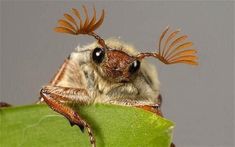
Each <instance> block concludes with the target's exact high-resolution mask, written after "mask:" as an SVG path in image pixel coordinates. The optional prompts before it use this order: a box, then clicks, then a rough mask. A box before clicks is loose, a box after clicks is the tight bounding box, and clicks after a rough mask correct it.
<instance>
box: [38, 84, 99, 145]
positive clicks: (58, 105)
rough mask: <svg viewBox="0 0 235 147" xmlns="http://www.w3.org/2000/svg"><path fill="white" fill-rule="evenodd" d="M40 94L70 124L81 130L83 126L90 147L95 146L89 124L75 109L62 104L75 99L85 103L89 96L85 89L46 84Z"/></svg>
mask: <svg viewBox="0 0 235 147" xmlns="http://www.w3.org/2000/svg"><path fill="white" fill-rule="evenodd" d="M40 94H41V97H42V98H43V99H44V101H45V102H46V103H47V104H48V105H49V106H50V107H51V108H52V109H53V110H54V111H56V112H58V113H60V114H62V115H63V116H64V117H66V118H67V119H68V120H69V122H70V124H71V125H72V126H73V125H77V126H78V127H79V128H80V129H81V131H83V130H84V127H85V128H86V129H87V132H88V134H89V137H90V142H91V145H92V147H95V146H96V143H95V137H94V134H93V131H92V129H91V127H90V125H89V124H88V123H87V122H86V121H85V120H83V119H82V118H81V117H80V116H79V114H78V113H77V112H76V111H74V110H73V109H72V108H70V107H68V106H66V105H64V103H65V102H69V101H75V100H76V101H79V102H82V103H85V100H86V102H89V96H88V94H87V92H86V90H84V89H77V88H67V87H59V86H46V87H44V88H42V89H41V92H40Z"/></svg>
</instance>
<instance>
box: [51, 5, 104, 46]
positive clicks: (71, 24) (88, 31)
mask: <svg viewBox="0 0 235 147" xmlns="http://www.w3.org/2000/svg"><path fill="white" fill-rule="evenodd" d="M82 7H83V11H84V15H85V18H86V19H85V21H84V22H83V20H82V18H81V15H80V12H79V11H78V10H77V9H75V8H73V9H72V11H73V14H74V15H75V16H76V17H77V18H78V19H79V21H80V24H79V26H78V24H77V22H76V20H75V19H74V18H73V17H72V16H71V15H69V14H67V13H65V14H64V17H65V19H60V20H58V25H59V26H58V27H56V28H55V31H56V32H59V33H67V34H72V35H80V34H83V35H90V36H93V37H94V38H95V39H96V40H98V43H99V44H100V45H101V46H102V47H104V48H107V46H106V44H105V42H104V40H103V39H102V38H101V37H100V36H99V35H97V34H96V33H95V32H94V31H95V30H96V29H97V28H99V27H100V25H101V24H102V23H103V21H104V14H105V12H104V9H103V10H102V14H101V16H100V18H99V19H98V20H97V21H96V9H95V7H93V10H94V13H93V17H92V18H91V19H90V18H89V16H88V12H87V8H86V6H84V5H83V6H82Z"/></svg>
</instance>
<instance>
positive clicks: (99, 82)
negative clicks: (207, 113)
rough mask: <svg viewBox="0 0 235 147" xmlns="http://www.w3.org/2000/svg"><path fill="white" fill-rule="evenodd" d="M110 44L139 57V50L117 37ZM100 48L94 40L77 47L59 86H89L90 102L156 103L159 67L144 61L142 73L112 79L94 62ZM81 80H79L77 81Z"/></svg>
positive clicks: (141, 67) (116, 48)
mask: <svg viewBox="0 0 235 147" xmlns="http://www.w3.org/2000/svg"><path fill="white" fill-rule="evenodd" d="M105 43H106V44H107V46H108V47H110V48H111V49H115V50H121V51H123V52H125V53H127V54H128V55H131V56H135V55H137V54H138V52H137V51H136V50H135V48H134V47H133V46H131V45H128V44H126V43H124V42H122V41H120V40H117V39H109V40H106V41H105ZM97 47H100V46H99V45H98V44H97V43H93V44H90V45H87V46H84V47H79V46H78V47H77V48H76V51H75V52H73V53H71V55H70V57H69V64H68V67H67V70H66V71H65V73H64V76H63V78H61V80H60V82H58V84H57V85H58V86H63V87H74V88H84V89H87V90H88V92H89V96H90V99H91V101H90V103H93V102H95V103H114V104H121V105H140V104H141V105H143V104H149V105H152V104H156V102H157V97H158V95H159V80H158V75H157V71H156V69H155V67H153V66H151V65H150V64H148V63H146V62H145V61H142V62H141V66H140V69H139V71H138V73H136V74H135V75H134V77H133V78H131V80H130V81H128V82H117V81H112V80H110V79H109V77H105V76H104V75H103V74H102V72H105V71H102V70H103V69H101V68H100V67H99V66H100V65H99V64H96V63H94V62H93V61H92V57H91V56H92V53H93V50H94V49H95V48H97ZM76 79H77V80H76Z"/></svg>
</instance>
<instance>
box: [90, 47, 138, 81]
mask: <svg viewBox="0 0 235 147" xmlns="http://www.w3.org/2000/svg"><path fill="white" fill-rule="evenodd" d="M92 60H93V61H94V63H95V64H96V65H98V66H97V69H98V71H99V72H100V74H101V75H103V77H105V78H107V79H109V80H111V81H116V82H128V81H130V80H131V79H132V77H134V76H133V75H135V74H136V73H137V72H138V71H139V68H140V61H139V60H137V58H136V57H134V56H130V55H128V54H127V53H125V52H123V51H121V50H115V49H107V48H106V49H104V48H99V47H97V48H95V49H94V51H93V53H92Z"/></svg>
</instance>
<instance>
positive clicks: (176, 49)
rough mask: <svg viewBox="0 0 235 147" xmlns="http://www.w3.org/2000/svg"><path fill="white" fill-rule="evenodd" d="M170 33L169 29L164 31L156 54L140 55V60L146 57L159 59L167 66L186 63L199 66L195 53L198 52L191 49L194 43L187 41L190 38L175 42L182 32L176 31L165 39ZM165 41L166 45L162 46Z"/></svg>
mask: <svg viewBox="0 0 235 147" xmlns="http://www.w3.org/2000/svg"><path fill="white" fill-rule="evenodd" d="M168 31H169V27H166V29H165V30H164V31H163V33H162V34H161V36H160V39H159V44H158V46H159V49H158V52H156V53H140V54H138V55H137V58H138V59H139V60H141V59H143V58H145V57H155V58H158V59H159V60H160V61H162V62H163V63H165V64H175V63H185V64H191V65H197V64H198V62H197V61H196V60H197V56H196V55H195V53H196V52H197V51H196V50H195V49H189V48H190V47H192V45H193V43H192V42H190V41H186V39H187V38H188V36H187V35H182V36H180V37H178V38H176V39H174V40H172V39H173V38H175V37H176V35H177V34H178V33H179V32H180V30H176V31H174V32H171V33H170V35H169V36H168V37H166V38H165V36H166V34H167V32H168ZM163 39H164V40H165V42H164V45H163V46H162V40H163Z"/></svg>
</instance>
